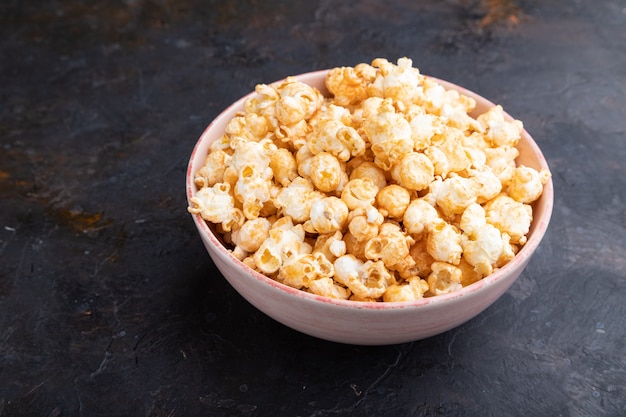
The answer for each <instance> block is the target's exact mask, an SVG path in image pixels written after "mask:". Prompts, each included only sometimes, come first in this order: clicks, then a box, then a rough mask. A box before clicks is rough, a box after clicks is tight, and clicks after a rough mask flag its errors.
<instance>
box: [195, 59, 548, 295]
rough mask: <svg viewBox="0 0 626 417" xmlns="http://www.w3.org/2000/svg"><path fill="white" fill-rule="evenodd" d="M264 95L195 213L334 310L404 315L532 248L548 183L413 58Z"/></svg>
mask: <svg viewBox="0 0 626 417" xmlns="http://www.w3.org/2000/svg"><path fill="white" fill-rule="evenodd" d="M326 87H327V89H328V91H329V93H330V94H329V97H324V96H323V95H322V94H321V93H320V92H319V91H318V90H317V89H315V88H313V87H311V86H309V85H307V84H304V83H302V82H300V81H298V79H297V78H296V77H287V78H286V79H285V80H283V81H281V82H278V83H275V84H271V85H265V84H259V85H257V87H256V88H255V94H254V95H252V96H251V97H249V98H248V99H246V101H245V102H244V106H243V110H242V111H241V112H240V113H239V114H237V116H236V117H234V118H233V119H232V120H231V121H230V122H229V123H228V124H227V126H226V128H225V132H224V135H223V136H222V137H221V138H219V139H218V140H217V141H215V142H214V143H212V144H211V146H210V148H209V153H208V155H207V158H206V161H205V163H204V165H203V166H202V167H201V168H200V169H199V170H198V172H196V173H195V176H194V183H195V185H196V186H197V187H198V191H197V193H196V195H195V196H194V197H193V198H191V199H190V205H189V207H188V210H189V211H190V212H191V213H193V214H198V215H200V216H201V217H202V218H203V219H204V220H206V221H207V222H209V223H212V224H214V225H216V231H217V232H218V233H223V234H225V241H227V242H228V243H229V244H230V245H231V250H232V253H233V255H234V256H235V257H236V258H237V259H239V260H241V261H242V262H243V263H244V264H245V265H247V266H249V267H250V268H252V269H255V270H257V271H259V272H261V273H263V274H265V275H267V276H269V277H271V278H273V279H275V280H277V281H279V282H282V283H283V284H285V285H288V286H290V287H293V288H297V289H300V290H302V291H308V292H310V293H313V294H316V295H320V296H324V297H330V298H335V299H343V300H353V301H381V302H382V301H384V302H406V301H414V300H419V299H420V298H423V297H432V296H437V295H441V294H447V293H450V292H454V291H458V290H459V289H460V288H463V287H464V286H467V285H471V284H472V283H474V282H476V281H478V280H480V279H482V278H483V277H485V276H488V275H489V274H492V273H493V272H494V271H496V270H497V269H498V268H501V267H502V266H504V265H506V263H507V262H509V261H510V260H511V259H513V257H514V256H515V254H516V253H517V252H518V251H519V250H520V248H521V247H522V246H523V245H524V244H525V243H526V240H527V234H528V232H529V230H530V225H531V223H532V219H533V213H532V203H533V202H534V201H536V200H537V199H538V198H539V197H540V196H541V194H542V192H543V188H544V186H545V184H547V183H548V181H549V179H550V172H549V171H547V170H545V169H544V170H540V171H537V170H535V169H533V168H530V167H526V166H523V165H519V166H518V165H517V164H516V158H517V157H518V155H519V152H518V150H517V149H516V147H515V146H516V145H517V143H518V141H519V140H520V138H521V134H522V132H523V124H522V122H520V121H519V120H509V119H507V118H506V117H505V113H504V111H503V109H502V107H501V106H498V105H497V106H494V107H492V108H490V109H489V110H488V111H486V112H485V113H483V114H481V115H479V116H478V117H476V118H474V117H472V116H470V112H471V111H472V110H473V109H474V107H475V106H476V103H475V101H474V99H472V98H471V97H467V96H464V95H463V94H460V93H459V92H457V91H455V90H446V89H445V88H444V87H443V86H442V85H440V84H439V83H437V82H436V81H435V80H433V79H431V78H429V77H427V76H424V75H422V74H421V73H420V71H419V70H418V69H417V68H415V67H413V62H412V61H411V60H410V59H408V58H400V59H399V60H398V61H397V63H396V64H394V63H392V62H389V61H388V60H386V59H384V58H377V59H375V60H373V61H372V63H371V64H365V63H362V64H358V65H356V66H355V67H339V68H334V69H331V70H330V71H328V73H327V75H326Z"/></svg>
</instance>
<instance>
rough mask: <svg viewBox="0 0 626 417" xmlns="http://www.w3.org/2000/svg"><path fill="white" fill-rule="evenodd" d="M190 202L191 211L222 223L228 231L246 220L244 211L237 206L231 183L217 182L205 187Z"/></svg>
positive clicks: (213, 221)
mask: <svg viewBox="0 0 626 417" xmlns="http://www.w3.org/2000/svg"><path fill="white" fill-rule="evenodd" d="M190 203H191V205H190V206H189V212H190V213H192V214H199V215H200V216H201V217H202V218H203V219H204V220H206V221H208V222H211V223H215V224H219V225H221V227H222V229H223V230H224V231H226V232H228V231H230V230H231V228H232V227H233V226H234V225H241V224H243V222H244V216H243V213H242V212H241V210H239V209H238V208H236V207H235V199H234V198H233V196H232V195H231V194H230V185H229V184H226V183H217V184H215V185H214V186H213V187H203V188H201V189H200V190H198V192H197V193H196V195H195V196H194V197H192V198H191V199H190Z"/></svg>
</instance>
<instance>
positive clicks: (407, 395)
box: [0, 0, 626, 417]
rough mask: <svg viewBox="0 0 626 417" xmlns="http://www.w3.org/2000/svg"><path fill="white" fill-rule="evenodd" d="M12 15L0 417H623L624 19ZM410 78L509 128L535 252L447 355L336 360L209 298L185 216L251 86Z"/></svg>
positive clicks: (157, 5) (353, 7) (265, 7)
mask: <svg viewBox="0 0 626 417" xmlns="http://www.w3.org/2000/svg"><path fill="white" fill-rule="evenodd" d="M352 3H353V2H340V1H324V0H322V1H318V0H312V1H306V2H291V1H253V0H249V1H241V0H240V1H199V0H179V1H170V0H154V1H150V0H145V1H144V0H132V1H131V0H126V1H112V2H86V1H85V2H83V1H78V0H68V1H42V0H37V1H29V2H27V1H19V0H13V1H5V2H2V3H1V5H0V143H1V149H0V416H2V417H4V416H21V415H28V416H55V417H58V416H198V415H210V416H318V417H321V416H331V415H355V416H363V415H371V416H433V415H459V416H474V415H476V416H478V415H480V416H485V415H487V416H505V415H511V416H548V415H549V416H571V417H578V416H580V417H583V416H621V415H626V389H625V384H626V346H625V343H626V330H625V328H626V318H625V316H626V307H625V305H626V256H625V255H624V254H625V253H626V230H625V229H626V208H625V207H626V202H625V201H624V200H625V198H626V193H625V190H626V169H625V164H624V160H625V159H626V29H625V28H626V2H624V1H623V0H617V1H608V0H606V1H594V2H591V1H587V2H585V1H570V0H544V1H532V0H528V1H513V0H510V1H485V2H480V1H478V0H451V1H435V0H431V1H420V2H416V1H408V0H407V1H399V0H388V1H384V2H380V1H379V2H376V1H372V0H367V1H361V2H354V3H355V4H352ZM405 55H406V56H409V57H410V58H412V59H413V61H414V64H415V65H416V66H417V67H419V68H420V69H421V70H422V72H424V73H427V74H431V75H434V76H437V77H440V78H443V79H447V80H449V81H452V82H455V83H458V84H461V85H463V86H465V87H467V88H469V89H471V90H474V91H476V92H478V93H479V94H482V95H484V96H486V97H488V98H490V99H491V100H492V101H495V102H497V103H501V104H502V105H503V106H504V108H505V109H506V110H508V111H509V113H511V114H513V115H514V116H515V117H517V118H520V119H522V120H523V121H524V123H525V126H526V128H527V129H528V130H529V132H530V133H531V134H532V135H533V136H534V137H535V139H536V140H537V142H538V143H539V144H540V146H541V147H542V148H543V150H544V152H545V155H546V157H547V159H548V162H549V164H550V166H551V169H552V174H553V178H554V184H555V195H556V202H555V208H554V214H553V219H552V223H551V226H550V228H549V230H548V234H547V236H546V238H545V241H544V242H543V243H542V245H541V246H540V248H539V250H538V252H537V254H536V255H535V257H534V258H533V260H532V261H531V263H530V265H529V267H528V269H527V270H526V271H525V273H524V274H523V275H522V277H521V278H520V279H519V281H518V282H517V283H516V284H515V285H514V286H513V287H512V288H511V289H510V290H509V291H508V292H507V293H506V294H505V295H504V296H503V297H502V298H501V299H500V300H499V301H498V302H496V303H495V304H494V305H493V306H492V307H490V308H489V309H488V310H487V311H485V312H484V313H483V314H481V315H480V316H478V317H477V318H475V319H473V320H471V321H470V322H468V323H467V324H465V325H463V326H461V327H459V328H457V329H454V330H451V331H449V332H447V333H445V334H442V335H440V336H436V337H432V338H430V339H427V340H422V341H418V342H414V343H408V344H403V345H397V346H386V347H358V346H348V345H340V344H334V343H329V342H325V341H321V340H317V339H313V338H310V337H308V336H304V335H301V334H299V333H296V332H295V331H292V330H290V329H288V328H285V327H283V326H282V325H279V324H277V323H275V322H274V321H272V320H271V319H269V318H267V317H265V316H264V315H263V314H261V313H259V312H258V311H256V310H255V309H254V308H252V307H251V306H249V305H248V304H247V303H246V302H245V301H243V299H242V298H241V297H240V296H239V295H238V294H237V293H235V292H234V291H233V290H232V289H231V288H230V287H229V286H228V284H226V282H225V280H224V279H223V278H222V277H221V276H220V274H219V273H218V272H217V270H216V268H215V267H214V266H213V264H212V263H211V261H210V259H209V257H208V255H207V254H206V252H205V250H204V248H203V247H202V244H201V241H200V239H199V237H198V236H197V234H196V231H195V228H194V226H193V223H192V221H191V219H190V216H189V215H188V214H187V212H186V201H185V194H184V174H185V169H186V164H187V159H188V156H189V154H190V152H191V149H192V147H193V145H194V143H195V141H196V139H197V137H199V135H200V134H201V132H202V131H203V130H204V128H205V126H206V125H207V124H208V123H209V122H210V121H211V119H212V118H213V117H215V116H216V115H217V114H218V113H219V112H220V111H221V110H222V109H223V108H224V107H225V106H226V105H228V104H229V103H230V102H232V101H234V100H235V99H237V98H239V97H240V96H241V95H243V94H244V93H247V92H248V91H250V90H251V89H252V88H253V87H254V85H255V84H257V83H259V82H271V81H274V80H277V79H279V78H282V77H284V76H286V75H291V74H297V73H301V72H306V71H310V70H316V69H322V68H327V67H331V66H338V65H355V64H357V63H359V62H370V61H371V60H372V59H373V58H376V57H386V58H388V59H390V60H394V61H395V59H397V58H398V57H401V56H405Z"/></svg>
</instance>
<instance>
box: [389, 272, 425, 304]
mask: <svg viewBox="0 0 626 417" xmlns="http://www.w3.org/2000/svg"><path fill="white" fill-rule="evenodd" d="M426 291H428V282H426V281H425V280H423V279H421V278H420V277H412V278H409V279H407V280H406V281H405V282H404V283H402V284H394V285H391V286H390V287H389V288H387V290H386V291H385V293H384V294H383V301H385V302H394V301H395V302H402V301H415V300H419V299H421V298H424V293H425V292H426Z"/></svg>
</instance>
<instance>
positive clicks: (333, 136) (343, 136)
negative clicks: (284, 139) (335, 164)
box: [306, 119, 365, 162]
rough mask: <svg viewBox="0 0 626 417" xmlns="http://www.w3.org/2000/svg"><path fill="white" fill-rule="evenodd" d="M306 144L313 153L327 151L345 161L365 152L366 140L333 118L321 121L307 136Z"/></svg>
mask: <svg viewBox="0 0 626 417" xmlns="http://www.w3.org/2000/svg"><path fill="white" fill-rule="evenodd" d="M306 145H307V147H308V148H309V150H310V151H311V153H313V154H317V153H320V152H324V151H325V152H328V153H330V154H332V155H334V156H336V157H337V159H339V160H340V161H343V162H345V161H347V160H349V159H350V158H351V157H355V156H359V155H362V154H363V153H364V152H365V141H364V140H363V138H361V136H360V135H359V133H358V132H357V131H356V130H355V129H354V128H353V127H350V126H346V125H345V124H343V123H342V122H340V121H338V120H333V119H331V120H324V121H322V122H320V123H319V125H317V126H316V129H315V131H314V132H313V133H312V134H311V135H309V137H308V138H307V143H306Z"/></svg>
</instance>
